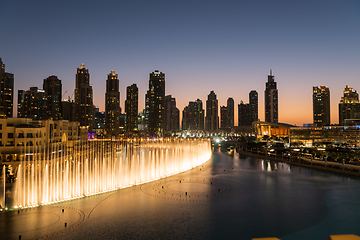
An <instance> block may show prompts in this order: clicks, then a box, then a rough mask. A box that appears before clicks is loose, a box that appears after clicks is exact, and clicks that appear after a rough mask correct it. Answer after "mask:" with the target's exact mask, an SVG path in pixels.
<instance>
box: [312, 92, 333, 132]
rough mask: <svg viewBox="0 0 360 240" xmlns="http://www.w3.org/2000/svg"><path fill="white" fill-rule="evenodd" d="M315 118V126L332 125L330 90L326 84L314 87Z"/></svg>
mask: <svg viewBox="0 0 360 240" xmlns="http://www.w3.org/2000/svg"><path fill="white" fill-rule="evenodd" d="M313 118H314V125H315V126H318V127H322V126H328V125H330V90H329V88H328V87H326V86H320V88H319V87H317V86H316V87H313Z"/></svg>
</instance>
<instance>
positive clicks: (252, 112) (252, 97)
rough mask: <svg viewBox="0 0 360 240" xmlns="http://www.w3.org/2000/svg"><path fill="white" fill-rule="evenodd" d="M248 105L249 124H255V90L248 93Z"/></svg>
mask: <svg viewBox="0 0 360 240" xmlns="http://www.w3.org/2000/svg"><path fill="white" fill-rule="evenodd" d="M249 104H250V115H251V122H255V121H257V120H258V119H259V117H258V113H259V112H258V93H257V91H256V90H252V91H251V92H250V93H249Z"/></svg>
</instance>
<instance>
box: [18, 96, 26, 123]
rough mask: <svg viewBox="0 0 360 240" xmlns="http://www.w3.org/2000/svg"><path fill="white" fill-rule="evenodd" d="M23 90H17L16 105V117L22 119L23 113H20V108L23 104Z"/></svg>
mask: <svg viewBox="0 0 360 240" xmlns="http://www.w3.org/2000/svg"><path fill="white" fill-rule="evenodd" d="M24 97H25V90H18V105H17V117H18V118H23V117H24V116H23V115H24V113H23V111H22V106H23V104H24Z"/></svg>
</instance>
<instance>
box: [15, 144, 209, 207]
mask: <svg viewBox="0 0 360 240" xmlns="http://www.w3.org/2000/svg"><path fill="white" fill-rule="evenodd" d="M42 154H43V157H42V158H40V152H39V151H37V152H36V154H34V155H31V156H25V158H24V159H23V160H22V161H21V163H20V165H19V167H18V172H17V180H16V186H15V193H14V202H15V203H14V208H28V207H35V206H39V205H46V204H51V203H55V202H59V201H64V200H70V199H76V198H81V197H84V196H90V195H94V194H99V193H103V192H108V191H113V190H117V189H121V188H126V187H130V186H133V185H138V184H142V183H146V182H149V181H154V180H157V179H160V178H164V177H167V176H171V175H174V174H177V173H180V172H184V171H186V170H189V169H191V168H194V167H196V166H198V165H200V164H202V163H204V162H206V161H208V160H209V159H210V157H211V144H210V141H208V140H162V141H151V140H150V141H141V142H140V143H139V145H137V146H134V145H133V144H132V142H127V141H99V140H97V141H86V142H83V143H80V144H74V146H73V147H68V146H67V145H66V142H65V143H59V145H57V146H55V147H53V148H52V149H50V150H49V151H45V150H44V152H43V153H42ZM45 156H46V157H45Z"/></svg>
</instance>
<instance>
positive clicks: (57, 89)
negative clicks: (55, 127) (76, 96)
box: [43, 76, 62, 120]
mask: <svg viewBox="0 0 360 240" xmlns="http://www.w3.org/2000/svg"><path fill="white" fill-rule="evenodd" d="M43 89H44V91H45V93H46V95H47V117H48V118H52V119H53V120H61V119H62V104H61V94H62V85H61V80H59V79H58V78H57V76H50V77H48V78H46V79H44V82H43Z"/></svg>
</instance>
